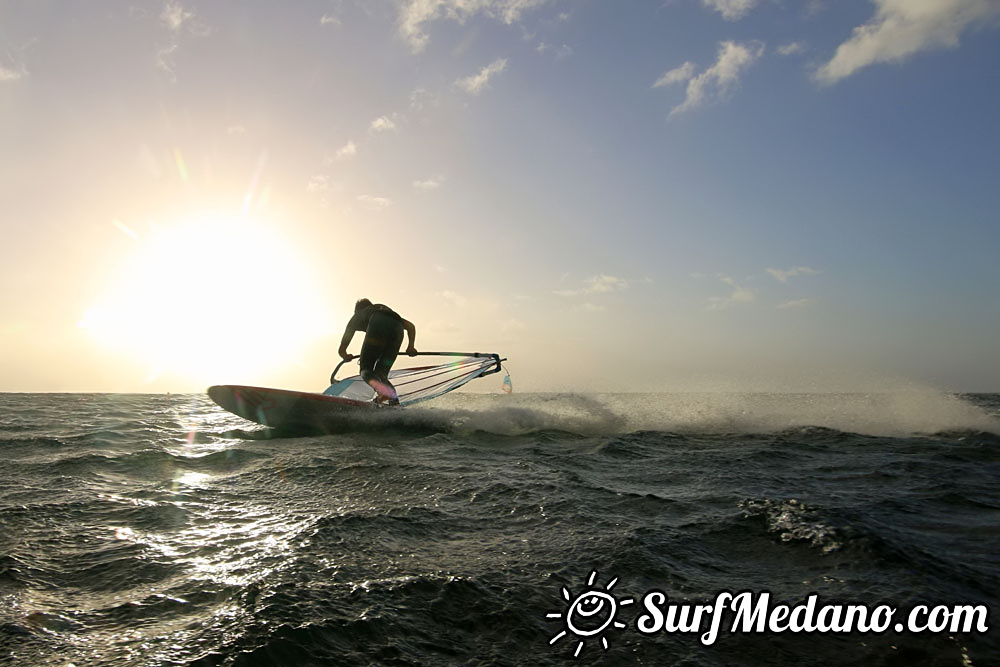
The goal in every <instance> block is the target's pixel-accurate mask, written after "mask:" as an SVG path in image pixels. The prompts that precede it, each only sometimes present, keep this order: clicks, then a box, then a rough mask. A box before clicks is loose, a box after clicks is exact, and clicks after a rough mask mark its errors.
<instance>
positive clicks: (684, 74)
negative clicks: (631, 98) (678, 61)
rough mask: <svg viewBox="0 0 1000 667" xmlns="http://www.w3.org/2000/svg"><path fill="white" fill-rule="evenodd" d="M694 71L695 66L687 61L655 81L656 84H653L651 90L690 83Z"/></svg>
mask: <svg viewBox="0 0 1000 667" xmlns="http://www.w3.org/2000/svg"><path fill="white" fill-rule="evenodd" d="M694 70H695V64H694V63H693V62H691V61H690V60H689V61H687V62H686V63H684V64H683V65H681V66H679V67H675V68H673V69H672V70H669V71H668V72H666V73H665V74H664V75H663V76H661V77H660V78H659V79H657V80H656V83H654V84H653V88H663V87H664V86H669V85H671V84H674V83H684V82H687V81H690V80H691V79H692V78H694Z"/></svg>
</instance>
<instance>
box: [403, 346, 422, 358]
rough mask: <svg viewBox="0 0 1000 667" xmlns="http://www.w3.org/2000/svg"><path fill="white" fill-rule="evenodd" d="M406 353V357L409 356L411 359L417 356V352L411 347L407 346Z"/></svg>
mask: <svg viewBox="0 0 1000 667" xmlns="http://www.w3.org/2000/svg"><path fill="white" fill-rule="evenodd" d="M406 353H407V354H408V355H410V356H411V357H415V356H417V354H419V353H418V352H417V348H415V347H413V346H412V345H411V346H409V347H408V348H406Z"/></svg>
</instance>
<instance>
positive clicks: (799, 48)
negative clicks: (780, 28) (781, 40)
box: [777, 42, 806, 56]
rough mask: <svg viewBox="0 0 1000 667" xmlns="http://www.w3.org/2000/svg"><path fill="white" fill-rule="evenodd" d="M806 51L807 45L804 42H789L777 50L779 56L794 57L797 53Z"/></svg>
mask: <svg viewBox="0 0 1000 667" xmlns="http://www.w3.org/2000/svg"><path fill="white" fill-rule="evenodd" d="M805 50H806V45H805V43H803V42H789V43H788V44H782V45H781V46H779V47H778V48H777V52H778V55H779V56H792V55H795V54H796V53H802V52H803V51H805Z"/></svg>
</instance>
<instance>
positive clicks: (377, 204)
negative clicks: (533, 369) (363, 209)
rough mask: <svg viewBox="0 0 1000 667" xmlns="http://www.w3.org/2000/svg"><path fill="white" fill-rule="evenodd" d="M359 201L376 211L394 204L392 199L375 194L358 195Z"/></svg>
mask: <svg viewBox="0 0 1000 667" xmlns="http://www.w3.org/2000/svg"><path fill="white" fill-rule="evenodd" d="M358 201H359V202H361V203H362V204H365V205H366V206H368V207H369V208H373V209H375V210H376V211H382V210H384V209H387V208H389V207H390V206H392V200H391V199H389V198H387V197H375V196H373V195H358Z"/></svg>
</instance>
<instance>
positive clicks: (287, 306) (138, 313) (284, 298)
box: [80, 215, 329, 382]
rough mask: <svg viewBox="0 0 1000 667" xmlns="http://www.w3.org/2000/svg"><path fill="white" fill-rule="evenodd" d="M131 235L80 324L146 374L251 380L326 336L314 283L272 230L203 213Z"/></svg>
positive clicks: (325, 315) (245, 219)
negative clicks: (124, 255) (130, 245)
mask: <svg viewBox="0 0 1000 667" xmlns="http://www.w3.org/2000/svg"><path fill="white" fill-rule="evenodd" d="M135 237H136V242H137V247H136V252H135V253H134V255H133V256H132V257H131V258H130V260H129V261H128V262H127V263H126V264H125V266H123V267H122V268H121V270H120V271H119V272H118V273H117V274H116V277H115V282H114V283H113V285H112V286H111V287H110V288H109V289H108V291H107V293H106V294H105V295H104V296H103V298H101V299H100V300H99V301H98V302H97V303H96V304H95V305H94V306H93V307H92V308H91V309H89V310H88V311H87V312H86V313H85V314H84V316H83V318H82V319H81V321H80V326H81V327H82V328H84V329H87V330H88V331H89V332H90V333H91V334H92V335H93V336H94V337H95V338H96V339H97V340H98V341H100V342H101V343H103V344H105V345H107V346H110V347H112V348H114V349H115V350H117V351H119V352H122V353H126V354H129V355H133V356H135V357H138V359H139V360H140V361H142V362H144V363H146V364H149V365H150V366H151V367H152V369H153V371H154V372H156V371H160V372H163V371H166V370H169V371H170V372H171V374H173V375H178V374H179V375H181V376H184V377H188V378H191V379H192V380H197V381H202V382H231V381H236V380H238V379H242V380H248V379H249V380H252V378H253V376H254V375H255V374H261V373H264V372H267V371H269V370H276V369H279V368H281V367H282V366H285V365H287V364H290V363H294V362H295V361H296V358H297V354H298V353H299V352H300V351H301V348H302V346H303V345H304V344H305V343H307V342H308V341H309V340H311V339H315V338H318V337H320V336H323V335H326V334H327V333H328V331H329V326H328V322H329V316H328V309H329V304H327V303H325V302H324V300H323V297H322V296H321V294H320V292H319V290H318V289H316V285H317V284H318V280H317V277H316V276H312V275H310V273H309V271H308V269H307V266H306V263H305V262H304V261H303V259H302V257H301V254H300V253H297V252H295V249H294V247H293V246H292V245H291V244H290V243H289V240H288V239H286V238H284V237H283V236H282V235H281V234H280V232H279V230H276V229H274V228H273V227H271V226H268V225H266V224H264V223H262V222H260V221H257V220H254V219H252V218H248V217H246V216H219V215H211V216H204V217H200V218H197V219H191V220H188V221H185V222H183V223H178V224H175V225H156V224H153V223H150V225H149V227H148V229H146V230H144V231H142V232H136V233H135Z"/></svg>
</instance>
